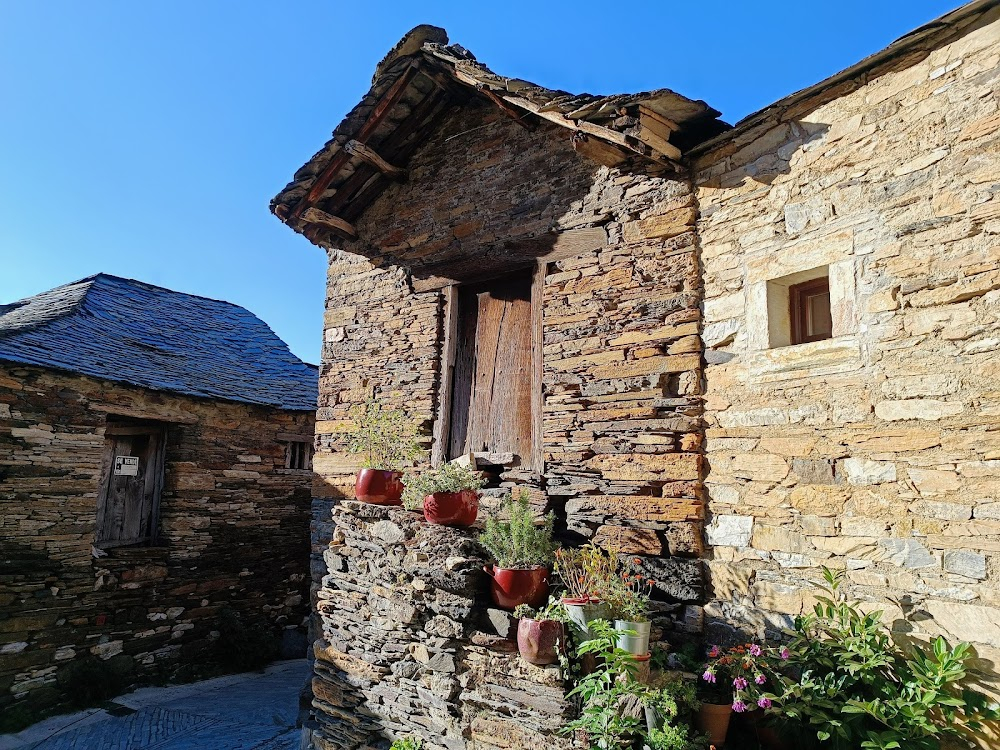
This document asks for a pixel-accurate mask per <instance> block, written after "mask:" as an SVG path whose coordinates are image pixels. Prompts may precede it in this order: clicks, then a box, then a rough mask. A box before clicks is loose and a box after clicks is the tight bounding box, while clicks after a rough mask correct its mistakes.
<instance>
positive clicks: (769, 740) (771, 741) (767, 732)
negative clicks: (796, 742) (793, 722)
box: [743, 708, 792, 750]
mask: <svg viewBox="0 0 1000 750" xmlns="http://www.w3.org/2000/svg"><path fill="white" fill-rule="evenodd" d="M743 717H744V721H745V722H746V724H747V726H748V727H749V728H750V729H751V730H753V733H754V734H756V735H757V742H759V743H760V746H761V748H763V750H790V748H791V747H792V743H790V742H789V741H788V740H786V739H785V738H784V737H783V736H782V734H781V732H780V731H779V730H778V728H777V727H775V726H774V725H773V724H772V723H769V720H770V719H773V716H771V717H769V716H768V715H767V714H766V713H764V711H763V710H762V709H760V708H755V709H754V710H753V711H747V712H746V713H745V714H743Z"/></svg>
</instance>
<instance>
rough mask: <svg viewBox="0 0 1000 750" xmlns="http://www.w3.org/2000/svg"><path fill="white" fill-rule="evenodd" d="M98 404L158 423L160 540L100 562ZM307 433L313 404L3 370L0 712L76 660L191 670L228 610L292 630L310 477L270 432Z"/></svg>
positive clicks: (63, 678) (130, 673)
mask: <svg viewBox="0 0 1000 750" xmlns="http://www.w3.org/2000/svg"><path fill="white" fill-rule="evenodd" d="M109 415H112V416H113V417H114V416H118V417H133V418H140V419H147V420H157V421H161V422H164V423H167V425H168V430H167V449H166V470H165V486H164V490H163V496H162V500H161V506H160V534H161V537H162V544H160V545H157V546H151V547H131V548H124V547H123V548H117V549H111V550H109V551H108V555H107V557H103V558H99V559H97V558H95V557H93V556H92V544H93V542H94V532H95V516H96V507H97V496H98V485H99V482H100V478H101V461H102V457H103V454H104V444H105V443H104V430H105V426H106V424H107V421H108V416H109ZM312 431H313V414H312V413H308V412H286V411H279V410H276V409H271V408H266V407H259V406H251V405H246V404H238V403H233V402H222V401H209V400H204V399H195V398H188V397H182V396H173V395H169V394H165V393H156V392H151V391H146V390H143V389H139V388H133V387H130V386H126V385H122V384H115V383H109V382H106V381H98V380H94V379H90V378H85V377H77V376H73V375H69V374H63V373H57V372H55V371H51V370H45V369H40V368H35V367H26V366H16V365H3V366H2V367H0V654H2V655H0V710H3V709H4V708H5V707H7V706H9V705H10V704H11V703H12V702H13V701H21V700H23V701H26V702H28V703H30V704H32V705H33V706H36V707H44V706H51V705H53V704H56V703H59V702H60V701H62V700H63V699H64V698H65V691H66V690H72V680H71V679H70V678H69V675H70V673H71V672H73V669H74V665H79V664H80V663H81V662H83V661H85V660H90V661H94V662H98V663H100V664H103V665H104V666H105V667H106V668H113V670H114V671H115V672H116V673H121V674H123V675H124V679H125V680H126V682H127V681H131V680H143V679H152V678H168V677H171V676H183V675H185V674H186V675H188V676H192V675H194V674H195V673H196V671H197V669H199V668H202V667H203V666H204V665H205V663H206V662H211V661H212V659H213V658H214V653H215V646H216V640H217V637H218V630H219V619H220V618H219V614H220V610H221V609H222V608H224V607H230V608H232V609H233V610H235V611H236V612H238V613H239V614H240V615H241V617H242V619H243V621H244V623H246V624H248V625H249V624H253V623H254V622H267V623H271V624H273V625H274V626H277V627H280V628H285V629H293V630H296V629H301V626H302V624H303V618H304V617H305V616H306V613H307V607H308V601H307V580H308V579H307V575H308V573H307V567H306V562H305V561H306V556H307V550H308V536H307V534H308V531H307V529H308V523H309V503H310V493H309V487H310V483H311V479H312V473H311V472H309V471H303V470H288V469H285V468H284V466H285V453H284V447H283V445H282V443H280V442H279V440H280V439H282V438H279V434H282V433H285V434H286V435H285V436H284V437H285V438H286V439H287V436H288V435H303V436H305V439H310V438H309V436H311V435H312ZM299 638H300V639H301V636H299ZM294 640H295V639H294V638H292V639H289V642H290V643H291V642H292V641H294ZM91 674H92V676H93V674H94V673H93V672H91Z"/></svg>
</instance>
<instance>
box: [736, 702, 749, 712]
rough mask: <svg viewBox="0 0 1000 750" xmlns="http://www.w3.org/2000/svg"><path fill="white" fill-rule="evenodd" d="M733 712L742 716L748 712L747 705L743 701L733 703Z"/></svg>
mask: <svg viewBox="0 0 1000 750" xmlns="http://www.w3.org/2000/svg"><path fill="white" fill-rule="evenodd" d="M733 710H734V711H735V712H736V713H738V714H741V713H743V712H744V711H746V710H747V704H746V703H744V702H743V701H733Z"/></svg>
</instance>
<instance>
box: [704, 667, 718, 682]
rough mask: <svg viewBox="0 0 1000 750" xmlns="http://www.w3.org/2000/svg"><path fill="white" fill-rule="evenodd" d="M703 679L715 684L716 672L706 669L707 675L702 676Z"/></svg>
mask: <svg viewBox="0 0 1000 750" xmlns="http://www.w3.org/2000/svg"><path fill="white" fill-rule="evenodd" d="M701 679H703V680H704V681H705V682H715V672H713V671H712V670H711V669H706V670H705V674H703V675H702V676H701Z"/></svg>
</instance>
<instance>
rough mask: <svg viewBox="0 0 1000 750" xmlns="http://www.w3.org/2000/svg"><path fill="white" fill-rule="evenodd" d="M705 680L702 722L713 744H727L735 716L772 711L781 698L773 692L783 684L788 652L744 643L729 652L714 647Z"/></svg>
mask: <svg viewBox="0 0 1000 750" xmlns="http://www.w3.org/2000/svg"><path fill="white" fill-rule="evenodd" d="M708 656H709V662H708V664H706V665H705V671H704V672H703V673H702V675H701V678H702V680H703V681H704V684H703V693H704V694H705V700H704V702H703V703H702V704H701V711H700V713H699V722H700V724H701V729H702V731H703V732H705V733H706V734H707V735H708V736H709V739H710V740H711V742H712V743H713V744H716V745H721V744H723V743H724V742H725V741H726V734H727V733H728V731H729V721H730V718H731V717H732V713H733V712H734V711H735V712H736V713H744V712H747V711H751V710H753V709H754V708H758V707H759V708H761V709H768V708H770V707H771V706H772V705H773V703H774V701H775V700H776V699H777V697H776V695H775V694H774V693H772V692H771V689H772V688H774V687H776V686H779V685H780V684H781V676H780V672H779V666H780V664H781V663H782V662H783V661H784V660H785V659H787V658H788V650H787V649H786V648H784V647H782V648H781V649H776V648H771V647H768V646H761V645H760V644H758V643H744V644H742V645H739V646H733V647H732V648H729V649H725V650H723V649H721V648H719V647H718V646H712V648H711V649H710V650H709V652H708Z"/></svg>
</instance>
